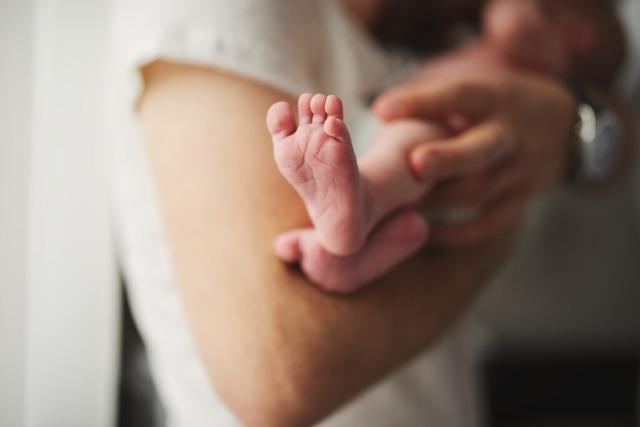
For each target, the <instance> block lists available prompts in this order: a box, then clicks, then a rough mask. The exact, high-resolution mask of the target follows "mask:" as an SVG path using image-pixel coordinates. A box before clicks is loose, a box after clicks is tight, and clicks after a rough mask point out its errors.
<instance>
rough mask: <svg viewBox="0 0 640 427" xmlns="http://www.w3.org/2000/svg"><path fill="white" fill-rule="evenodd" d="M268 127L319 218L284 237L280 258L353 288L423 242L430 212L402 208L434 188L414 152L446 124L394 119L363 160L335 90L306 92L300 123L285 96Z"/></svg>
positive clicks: (320, 279)
mask: <svg viewBox="0 0 640 427" xmlns="http://www.w3.org/2000/svg"><path fill="white" fill-rule="evenodd" d="M267 127H268V129H269V132H270V133H271V137H272V140H273V148H274V156H275V160H276V164H277V166H278V169H279V170H280V172H281V173H282V175H283V176H284V177H285V178H286V179H287V181H288V182H289V183H290V184H291V186H292V187H293V188H294V189H296V191H297V192H298V194H299V195H300V197H301V198H302V200H303V201H304V203H305V206H306V208H307V212H308V213H309V215H310V217H311V221H312V223H313V225H314V228H308V229H300V230H292V231H289V232H287V233H284V234H283V235H281V236H279V237H278V239H277V240H276V243H275V251H276V254H277V255H278V256H279V257H280V258H281V259H283V260H284V261H286V262H289V263H299V264H300V266H301V267H302V270H303V271H304V273H305V274H306V275H307V277H308V278H310V279H311V280H312V281H313V282H314V283H315V284H316V285H318V286H320V287H322V288H323V289H325V290H330V291H332V292H339V293H347V292H352V291H354V290H356V289H358V288H359V287H360V286H362V285H364V284H365V283H367V282H369V281H371V280H372V279H374V278H376V277H379V276H381V275H382V274H383V273H385V272H387V271H388V270H389V269H390V268H392V267H394V266H396V265H397V264H398V263H399V262H400V261H402V260H404V259H406V258H408V257H409V256H410V255H412V254H413V253H415V251H416V250H417V249H418V248H419V247H420V246H422V244H423V243H424V241H425V238H426V224H425V222H424V219H422V218H421V217H420V215H419V214H418V213H416V212H415V211H404V212H398V209H399V208H401V207H408V206H409V205H410V204H415V203H417V202H418V201H419V200H420V199H421V198H422V197H423V196H424V195H425V193H426V192H427V191H428V190H429V189H430V188H431V187H432V185H430V184H429V181H427V180H422V182H420V181H418V180H417V179H416V177H415V176H413V175H412V173H411V171H410V170H409V167H408V164H407V159H408V155H409V153H410V152H411V150H412V149H413V148H415V147H416V146H418V145H419V144H421V143H423V142H424V141H427V140H435V139H440V138H442V137H443V136H445V134H446V131H445V130H444V129H442V127H440V126H436V125H434V124H428V123H427V122H424V121H415V120H414V121H409V120H399V121H397V122H394V123H392V124H390V125H389V126H386V127H385V128H384V129H383V131H382V132H380V134H379V135H378V137H377V138H376V140H375V142H374V144H373V147H372V148H371V149H370V150H369V151H368V152H367V154H366V155H365V156H364V157H363V158H362V159H360V161H357V160H356V157H355V153H354V150H353V146H352V144H351V138H350V136H349V132H348V130H347V127H346V125H345V123H344V122H343V110H342V102H341V101H340V99H339V98H338V97H336V96H334V95H329V96H325V95H322V94H316V95H311V94H302V95H301V96H300V98H299V99H298V119H297V122H296V117H295V115H294V112H293V110H292V108H291V106H290V105H289V104H288V103H286V102H278V103H276V104H274V105H272V106H271V107H270V108H269V112H268V113H267ZM383 219H386V220H384V221H383Z"/></svg>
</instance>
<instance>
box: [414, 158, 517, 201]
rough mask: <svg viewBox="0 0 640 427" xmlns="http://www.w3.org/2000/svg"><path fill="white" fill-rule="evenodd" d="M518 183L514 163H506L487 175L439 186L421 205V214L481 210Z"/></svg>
mask: <svg viewBox="0 0 640 427" xmlns="http://www.w3.org/2000/svg"><path fill="white" fill-rule="evenodd" d="M521 180H522V171H521V169H520V168H519V167H518V165H517V164H516V163H512V162H507V163H506V164H503V165H499V166H498V167H495V168H492V169H491V170H489V171H483V172H480V173H476V174H472V175H469V176H464V177H461V178H458V179H452V180H448V181H445V182H442V183H439V184H438V185H437V186H436V187H435V188H434V189H433V191H432V192H431V193H429V194H428V195H427V197H426V198H425V200H424V202H422V203H421V210H424V211H427V212H429V211H430V212H433V211H438V210H443V209H451V208H463V207H465V206H485V205H487V204H488V203H491V202H492V201H494V200H496V199H497V198H499V197H502V196H504V194H506V193H509V192H511V191H512V190H513V189H514V188H515V187H516V186H517V185H518V184H519V183H520V181H521Z"/></svg>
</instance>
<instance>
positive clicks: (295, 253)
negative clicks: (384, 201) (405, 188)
mask: <svg viewBox="0 0 640 427" xmlns="http://www.w3.org/2000/svg"><path fill="white" fill-rule="evenodd" d="M426 238H427V225H426V223H425V221H424V219H422V218H421V217H420V216H419V215H418V214H417V213H416V212H413V211H404V212H399V213H397V214H395V215H393V216H392V217H391V218H389V219H388V220H386V221H385V222H383V223H382V225H381V226H380V227H379V228H377V229H376V230H375V231H374V232H373V233H372V235H371V237H370V239H369V240H368V241H367V244H366V245H365V246H364V248H363V249H362V251H360V252H358V253H357V254H355V255H352V256H348V257H339V256H335V255H332V254H331V253H329V252H327V250H326V249H325V248H324V247H323V246H322V244H321V243H320V242H319V240H318V234H317V232H316V231H315V230H314V229H312V228H307V229H301V230H292V231H289V232H287V233H284V234H282V235H281V236H279V237H278V239H277V240H276V242H275V251H276V254H277V255H278V256H279V257H280V258H281V259H283V260H284V261H286V262H288V263H299V264H300V266H301V268H302V270H303V271H304V274H305V275H306V276H307V277H308V278H309V280H311V282H313V283H314V284H315V285H317V286H318V287H319V288H321V289H323V290H325V291H327V292H331V293H337V294H347V293H351V292H354V291H357V290H358V289H360V288H362V287H363V286H364V285H365V284H367V283H369V282H371V281H372V280H374V279H376V278H378V277H380V276H381V275H383V274H384V273H386V272H388V271H389V270H391V269H392V268H393V267H395V266H397V265H398V264H399V263H400V262H402V261H404V260H405V259H407V258H408V257H410V256H411V255H412V254H413V253H415V252H416V251H417V250H418V249H419V248H420V247H421V246H422V245H423V244H424V242H425V240H426Z"/></svg>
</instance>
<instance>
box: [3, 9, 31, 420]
mask: <svg viewBox="0 0 640 427" xmlns="http://www.w3.org/2000/svg"><path fill="white" fill-rule="evenodd" d="M31 12H32V10H31V4H30V2H28V1H19V0H16V1H13V0H3V1H0V58H2V66H0V425H7V426H21V425H23V422H24V411H23V408H24V389H25V387H24V381H23V378H24V373H25V365H24V357H25V340H24V337H25V331H26V317H25V313H26V278H27V246H26V241H27V216H28V215H27V214H28V189H29V167H28V165H29V154H30V144H29V142H30V140H31V138H30V135H31V127H30V108H31V102H30V101H31V100H30V93H31V69H32V61H31V56H30V54H29V53H30V52H31V48H32V45H33V39H32V28H31V20H30V18H31Z"/></svg>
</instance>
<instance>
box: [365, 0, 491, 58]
mask: <svg viewBox="0 0 640 427" xmlns="http://www.w3.org/2000/svg"><path fill="white" fill-rule="evenodd" d="M482 3H483V1H482V0H385V1H384V2H383V4H382V6H381V8H380V11H379V13H378V15H377V19H376V21H375V24H374V27H373V33H374V36H375V37H376V38H377V39H378V40H379V41H380V43H382V45H384V46H387V47H391V48H401V49H405V50H408V51H411V52H413V53H416V54H426V53H429V52H433V51H434V50H439V49H444V48H446V47H448V45H449V43H450V35H451V34H450V33H451V30H452V29H454V27H455V26H456V25H457V24H461V23H467V24H470V25H472V26H476V27H478V26H479V21H480V9H481V4H482Z"/></svg>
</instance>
